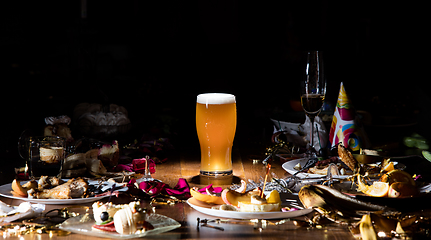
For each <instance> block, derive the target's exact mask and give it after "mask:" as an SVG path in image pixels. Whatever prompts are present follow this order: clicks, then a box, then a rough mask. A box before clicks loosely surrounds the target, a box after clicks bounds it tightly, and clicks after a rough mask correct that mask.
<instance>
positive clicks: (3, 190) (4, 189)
mask: <svg viewBox="0 0 431 240" xmlns="http://www.w3.org/2000/svg"><path fill="white" fill-rule="evenodd" d="M64 180H65V181H67V179H64ZM24 183H25V182H24V181H23V182H22V184H24ZM98 183H99V182H98V181H95V180H88V184H89V185H96V184H98ZM102 184H103V186H104V187H103V189H110V188H111V187H112V184H113V183H110V182H103V183H102ZM127 189H128V188H127V187H123V188H120V189H117V190H116V191H120V192H124V191H127ZM11 191H12V183H7V184H4V185H1V186H0V196H2V197H6V198H12V199H19V200H23V201H27V202H31V203H43V204H82V203H91V202H94V201H97V200H100V199H102V198H105V197H109V195H107V196H100V197H88V198H72V199H30V198H26V197H17V196H14V195H12V193H11Z"/></svg>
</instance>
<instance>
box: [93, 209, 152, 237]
mask: <svg viewBox="0 0 431 240" xmlns="http://www.w3.org/2000/svg"><path fill="white" fill-rule="evenodd" d="M93 214H94V219H95V221H96V223H95V224H94V225H93V226H92V228H93V229H95V230H97V231H109V232H118V233H119V234H135V233H139V232H142V231H146V230H151V229H153V228H154V227H153V226H152V225H151V224H150V223H148V222H146V221H145V216H146V215H145V212H144V211H143V210H142V209H141V204H140V202H130V203H129V204H122V205H114V204H112V203H105V204H103V203H100V202H96V203H94V204H93Z"/></svg>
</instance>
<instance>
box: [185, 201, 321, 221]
mask: <svg viewBox="0 0 431 240" xmlns="http://www.w3.org/2000/svg"><path fill="white" fill-rule="evenodd" d="M187 203H188V204H189V205H190V206H191V207H192V208H194V209H195V210H196V211H198V212H201V213H204V214H208V215H211V216H215V217H222V218H236V219H279V218H292V217H299V216H302V215H305V214H308V213H310V212H312V211H313V209H301V210H297V211H291V212H281V211H280V212H235V211H223V210H217V209H212V208H211V207H213V206H215V205H210V204H206V203H204V202H201V201H199V200H196V199H195V198H193V197H192V198H189V199H188V200H187Z"/></svg>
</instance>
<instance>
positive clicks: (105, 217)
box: [100, 212, 109, 221]
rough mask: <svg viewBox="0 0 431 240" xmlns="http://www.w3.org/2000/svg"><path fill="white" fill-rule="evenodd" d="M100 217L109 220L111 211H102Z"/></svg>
mask: <svg viewBox="0 0 431 240" xmlns="http://www.w3.org/2000/svg"><path fill="white" fill-rule="evenodd" d="M100 219H101V220H102V221H107V220H108V219H109V213H108V212H102V213H101V214H100Z"/></svg>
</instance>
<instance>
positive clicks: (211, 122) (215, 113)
mask: <svg viewBox="0 0 431 240" xmlns="http://www.w3.org/2000/svg"><path fill="white" fill-rule="evenodd" d="M196 130H197V133H198V138H199V143H200V146H201V169H200V173H201V175H205V176H228V175H232V159H231V153H232V144H233V139H234V137H235V131H236V100H235V96H234V95H232V94H224V93H207V94H199V95H198V96H197V100H196Z"/></svg>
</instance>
